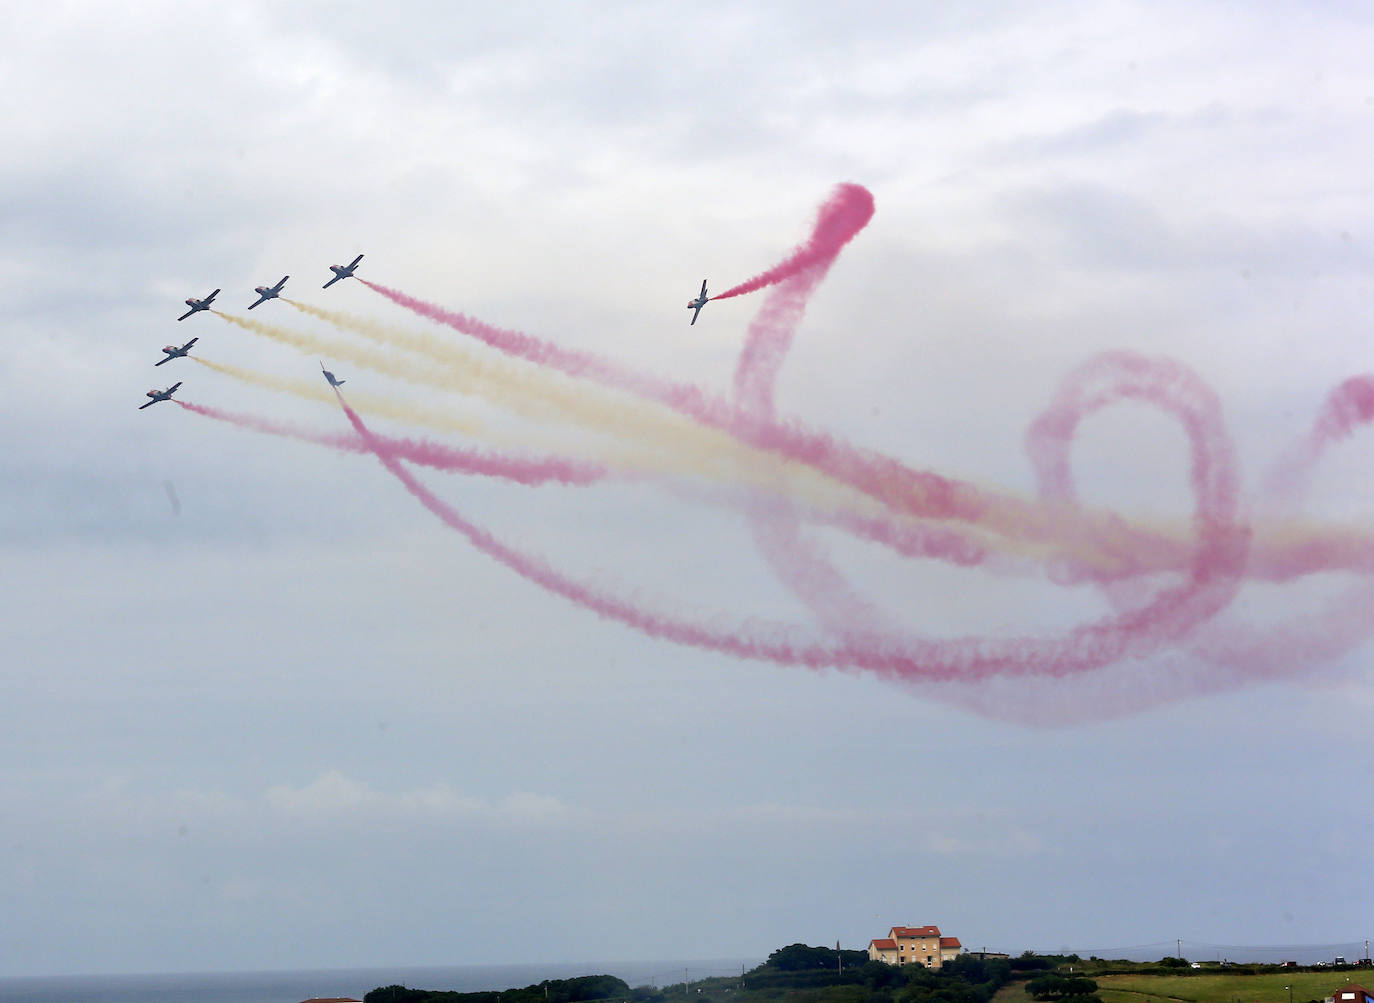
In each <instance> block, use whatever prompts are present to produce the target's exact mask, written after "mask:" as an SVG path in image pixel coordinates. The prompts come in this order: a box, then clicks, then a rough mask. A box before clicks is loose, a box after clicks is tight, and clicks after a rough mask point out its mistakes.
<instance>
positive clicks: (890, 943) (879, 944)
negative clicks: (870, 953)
mask: <svg viewBox="0 0 1374 1003" xmlns="http://www.w3.org/2000/svg"><path fill="white" fill-rule="evenodd" d="M868 946H869V947H876V948H877V949H878V950H880V951H895V950H897V942H896V941H895V940H887V939H883V940H873V941H869V944H868Z"/></svg>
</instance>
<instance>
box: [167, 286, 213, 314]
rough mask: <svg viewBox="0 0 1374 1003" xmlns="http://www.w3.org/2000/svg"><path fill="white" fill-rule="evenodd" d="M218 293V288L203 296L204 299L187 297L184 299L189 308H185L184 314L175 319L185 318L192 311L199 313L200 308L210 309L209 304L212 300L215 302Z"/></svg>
mask: <svg viewBox="0 0 1374 1003" xmlns="http://www.w3.org/2000/svg"><path fill="white" fill-rule="evenodd" d="M218 295H219V290H218V289H216V290H215V291H214V292H212V293H211V294H210V295H209V296H207V297H205V299H203V300H198V299H196V298H195V297H194V296H193V297H191V298H190V299H188V300H187V301H186V305H187V306H189V307H190V308H191V309H189V310H187V311H186V312H185V313H184V314H182V315H181V316H180V317H178V318H177V320H185V319H186V318H187V317H189V316H191V314H193V313H200V311H202V310H209V309H210V304H211V303H213V302H215V297H216V296H218Z"/></svg>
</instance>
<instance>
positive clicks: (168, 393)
mask: <svg viewBox="0 0 1374 1003" xmlns="http://www.w3.org/2000/svg"><path fill="white" fill-rule="evenodd" d="M164 361H166V360H164ZM179 386H181V381H180V380H178V381H177V382H176V383H173V384H172V385H171V386H170V387H168V388H167V389H166V390H149V391H148V396H149V397H151V398H152V400H150V401H149V402H148V403H147V404H140V405H139V406H138V409H139V410H140V411H142V410H143V409H144V408H145V407H152V406H153V405H154V404H156V403H157V402H158V401H169V400H171V399H172V394H174V393H176V392H177V387H179Z"/></svg>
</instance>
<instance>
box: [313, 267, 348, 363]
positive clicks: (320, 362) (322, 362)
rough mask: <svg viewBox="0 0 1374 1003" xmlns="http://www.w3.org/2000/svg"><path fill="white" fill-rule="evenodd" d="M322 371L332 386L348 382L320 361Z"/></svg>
mask: <svg viewBox="0 0 1374 1003" xmlns="http://www.w3.org/2000/svg"><path fill="white" fill-rule="evenodd" d="M354 264H357V262H356V261H355V262H354ZM315 361H317V362H318V361H319V360H318V359H317V360H315ZM320 372H322V373H324V378H325V379H326V380H328V381H329V385H330V386H331V387H341V386H343V385H344V384H345V383H347V382H348V381H347V380H341V379H339V378H338V377H337V376H335V375H334V374H333V373H331V372H330V371H329V370H328V369H325V368H324V363H323V362H320Z"/></svg>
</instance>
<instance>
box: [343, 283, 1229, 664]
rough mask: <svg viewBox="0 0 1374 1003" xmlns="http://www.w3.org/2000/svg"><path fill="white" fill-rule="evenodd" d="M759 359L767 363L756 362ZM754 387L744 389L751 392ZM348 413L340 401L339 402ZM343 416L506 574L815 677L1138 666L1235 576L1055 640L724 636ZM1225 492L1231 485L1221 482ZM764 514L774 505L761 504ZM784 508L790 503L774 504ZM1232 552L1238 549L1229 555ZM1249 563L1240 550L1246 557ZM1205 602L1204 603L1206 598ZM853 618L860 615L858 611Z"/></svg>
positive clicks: (780, 550) (769, 314)
mask: <svg viewBox="0 0 1374 1003" xmlns="http://www.w3.org/2000/svg"><path fill="white" fill-rule="evenodd" d="M813 286H814V281H807V280H803V279H802V278H800V277H794V279H793V280H790V281H789V282H788V283H784V284H783V285H782V286H780V288H779V290H778V291H777V292H776V293H775V294H774V295H775V297H778V298H779V299H778V305H777V307H776V309H772V310H770V309H769V308H768V307H765V309H764V311H762V313H763V314H766V317H765V318H764V319H763V320H762V321H760V322H759V323H760V330H762V331H764V332H765V334H763V335H761V336H760V337H762V338H771V339H773V340H774V341H775V342H776V343H779V344H781V343H782V342H784V341H785V340H786V339H785V337H783V336H782V335H781V334H780V333H779V332H778V331H777V330H775V328H776V327H778V326H785V325H786V323H787V320H788V319H789V318H795V317H797V316H800V313H799V310H800V306H799V305H798V303H797V302H795V301H797V300H804V298H805V295H806V293H807V292H808V291H809V290H810V289H811V288H813ZM756 357H757V358H760V359H763V358H766V357H767V353H759V354H758V355H757V356H756ZM748 382H749V381H747V380H746V381H745V383H746V384H748ZM340 403H341V404H342V403H343V401H342V396H341V395H340ZM345 413H346V414H347V415H348V418H349V421H350V422H351V423H352V424H353V426H354V429H355V430H356V431H358V433H359V435H360V436H362V437H363V439H364V441H365V442H367V443H368V445H369V447H370V448H371V449H372V450H373V452H374V453H376V454H377V457H378V459H379V460H380V461H381V462H382V463H383V465H384V466H385V467H386V469H387V470H388V471H390V472H391V474H392V475H393V476H395V477H396V478H397V479H398V480H400V481H401V483H402V484H403V485H404V486H405V488H406V490H407V491H409V492H410V493H411V494H412V495H413V496H414V497H415V498H417V499H418V500H419V501H420V502H421V503H422V504H423V505H424V506H425V507H426V508H427V509H429V510H430V512H432V513H433V514H434V515H436V516H437V517H438V518H439V519H441V520H442V521H443V522H444V523H445V524H446V525H448V526H450V527H451V528H453V529H455V530H457V531H458V532H460V533H462V534H463V535H464V536H466V537H467V538H468V540H469V541H470V542H472V544H473V545H474V546H476V547H477V548H478V549H479V550H480V551H482V552H483V553H486V554H488V555H489V556H491V557H493V558H494V559H496V560H498V561H500V562H501V563H502V564H504V565H506V566H507V567H509V568H511V569H512V570H514V571H516V572H517V573H519V574H521V575H522V576H524V577H526V578H528V579H529V580H531V581H533V582H535V583H536V584H538V585H540V586H541V587H543V588H545V589H548V590H549V591H552V592H554V593H556V594H558V595H561V596H563V597H565V598H567V599H570V600H571V601H573V602H575V603H578V604H579V605H582V606H584V607H586V608H588V609H590V610H592V611H594V612H596V613H598V614H599V615H601V616H603V617H607V618H609V619H613V620H617V621H619V622H621V623H624V624H626V625H628V626H631V627H634V628H636V629H638V630H641V631H643V632H645V633H647V634H650V635H651V636H654V637H660V638H664V639H668V640H673V641H676V642H678V643H682V644H688V645H694V646H698V647H703V648H708V649H712V650H716V651H721V652H726V653H729V654H734V655H738V656H742V657H751V658H762V659H767V660H771V661H775V662H779V663H783V664H794V665H806V666H810V667H813V668H814V667H824V666H835V667H844V668H858V669H868V670H870V671H874V672H877V673H879V674H881V675H883V676H886V677H888V678H897V679H908V680H964V681H973V680H981V679H987V678H990V677H993V676H997V675H1029V674H1034V675H1050V676H1056V677H1062V676H1067V675H1072V674H1076V673H1081V672H1084V671H1087V670H1091V669H1096V668H1101V667H1102V666H1104V665H1108V664H1110V663H1113V662H1116V661H1118V660H1120V659H1122V658H1125V657H1132V656H1140V655H1144V654H1148V653H1150V652H1152V651H1153V650H1155V649H1156V648H1157V647H1158V646H1159V645H1160V644H1161V643H1163V642H1164V641H1165V640H1167V639H1169V638H1172V637H1176V636H1177V635H1178V634H1180V633H1182V632H1183V631H1186V630H1187V629H1188V628H1190V627H1191V626H1193V625H1194V624H1195V623H1196V622H1197V621H1198V619H1199V618H1201V617H1204V616H1207V615H1210V614H1211V613H1213V612H1215V610H1216V608H1218V607H1219V605H1221V604H1224V602H1225V601H1226V600H1228V599H1229V596H1230V593H1229V591H1227V589H1228V588H1229V587H1230V586H1231V585H1232V584H1233V581H1232V579H1233V576H1230V577H1228V575H1227V572H1228V570H1230V569H1229V568H1228V567H1226V566H1225V564H1224V561H1223V558H1224V557H1227V556H1230V557H1233V558H1234V553H1228V552H1227V551H1226V548H1224V547H1222V546H1220V545H1219V544H1218V545H1217V548H1216V549H1217V550H1218V552H1219V553H1218V555H1217V559H1216V561H1214V562H1210V563H1209V562H1200V565H1201V570H1200V572H1199V573H1200V574H1202V575H1203V576H1205V577H1206V578H1208V579H1209V580H1208V581H1204V582H1202V583H1191V584H1193V585H1194V586H1196V585H1198V584H1201V585H1204V586H1208V585H1210V586H1212V587H1211V588H1210V589H1205V588H1204V589H1199V588H1197V587H1192V588H1189V587H1180V588H1175V589H1166V590H1163V591H1162V592H1161V593H1160V595H1159V596H1158V597H1157V598H1156V599H1155V600H1154V601H1153V602H1151V603H1149V604H1147V605H1146V606H1144V607H1143V608H1136V609H1127V610H1124V611H1120V612H1118V613H1117V614H1116V615H1115V616H1109V617H1105V618H1102V619H1100V620H1098V621H1096V622H1092V623H1087V624H1083V625H1080V626H1078V627H1075V628H1072V629H1070V630H1068V631H1065V632H1064V633H1063V634H1061V635H1058V636H1053V637H1048V638H1045V637H1036V638H1011V639H1003V640H994V639H985V638H980V637H970V638H957V639H952V640H931V639H928V638H919V637H901V636H900V635H897V636H894V635H893V634H892V632H889V631H885V630H881V629H878V627H877V625H875V626H873V627H872V628H871V629H870V627H869V626H868V625H866V624H861V626H860V628H859V629H857V630H853V629H851V630H845V631H844V632H843V634H842V636H841V637H840V639H839V641H838V643H837V644H827V643H823V642H815V641H809V640H806V641H803V640H799V639H797V638H796V636H795V635H796V634H797V628H795V627H788V626H786V625H766V626H764V625H759V624H755V623H745V624H739V625H736V626H734V627H729V628H727V627H722V626H719V624H720V623H721V621H720V619H719V618H713V621H712V625H710V626H707V625H703V624H699V623H693V622H691V621H687V620H683V619H680V618H675V617H671V616H668V615H666V614H662V613H654V612H650V611H648V610H645V609H644V608H642V607H640V606H638V605H636V604H635V603H633V602H630V601H629V600H626V599H622V598H619V597H615V596H611V595H608V594H606V593H603V592H600V591H597V590H595V589H593V588H592V587H590V586H588V585H585V584H583V583H580V582H577V581H575V580H573V579H570V578H568V577H567V576H565V575H563V574H561V573H560V572H558V571H556V570H555V569H553V568H552V567H550V566H549V565H548V564H547V563H546V562H544V561H542V560H540V559H538V558H535V557H533V556H531V555H528V554H524V553H522V552H520V551H518V550H515V549H514V548H512V547H509V546H507V545H506V544H503V543H501V542H500V541H498V540H497V539H496V538H495V537H493V536H492V535H491V534H490V533H488V532H487V531H486V530H483V529H481V528H480V527H478V526H476V525H475V524H473V523H471V522H469V521H468V520H466V519H464V518H463V517H462V516H460V515H459V514H458V513H457V512H456V511H455V510H453V509H452V508H451V507H450V506H448V505H447V504H446V503H445V502H443V501H441V500H440V499H439V498H438V497H436V496H435V495H434V494H433V493H432V492H430V491H429V490H428V489H427V488H425V487H424V486H423V485H422V484H420V483H419V481H417V480H416V479H415V478H414V476H413V475H411V474H410V473H409V472H408V471H407V470H406V469H405V468H404V467H403V466H402V464H401V462H400V458H399V457H398V456H397V455H396V454H395V453H394V452H389V451H388V450H387V447H386V445H385V443H383V442H382V441H380V440H379V439H378V438H377V437H375V436H372V435H371V433H369V432H368V431H367V429H366V428H365V426H364V425H363V423H362V421H361V419H360V418H359V417H358V416H357V415H356V413H354V412H352V411H351V409H348V408H347V406H346V405H345ZM1220 480H1221V481H1222V482H1224V481H1225V478H1221V479H1220ZM759 504H760V505H761V506H762V505H766V504H768V503H767V502H762V501H761V502H760V503H759ZM774 504H775V505H776V504H785V503H777V502H775V503H774ZM1215 514H1216V515H1217V516H1218V517H1219V518H1220V519H1221V520H1222V522H1223V524H1224V523H1225V520H1226V518H1227V516H1228V512H1227V510H1226V498H1225V497H1222V498H1221V499H1220V500H1219V501H1218V512H1216V513H1215ZM788 547H789V541H787V540H786V539H783V540H781V541H780V542H779V544H778V547H777V548H776V554H777V561H778V563H782V562H784V561H785V560H786V559H787V558H788V556H789V555H790V554H795V553H796V551H795V549H793V550H789V549H788ZM1232 550H1233V551H1234V548H1232ZM1239 552H1240V554H1241V555H1242V556H1243V548H1241V549H1240V551H1239ZM788 574H789V575H790V576H791V577H793V578H794V579H800V578H805V577H806V576H816V575H820V574H827V575H830V576H831V577H832V578H834V579H835V580H836V581H837V582H838V576H837V574H836V573H834V572H833V569H829V568H828V567H821V568H817V567H809V566H807V564H805V563H803V564H801V565H798V566H797V567H794V568H792V569H791V570H790V571H789V572H788ZM803 585H804V589H803V591H804V592H806V593H807V594H809V595H821V594H831V595H833V594H834V591H835V589H834V588H829V589H827V588H826V587H817V586H816V585H815V584H814V583H813V582H810V581H805V582H803ZM1200 592H1202V593H1205V594H1204V595H1203V596H1202V598H1201V599H1199V593H1200ZM855 609H856V610H860V609H862V605H861V604H859V603H856V605H855Z"/></svg>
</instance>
